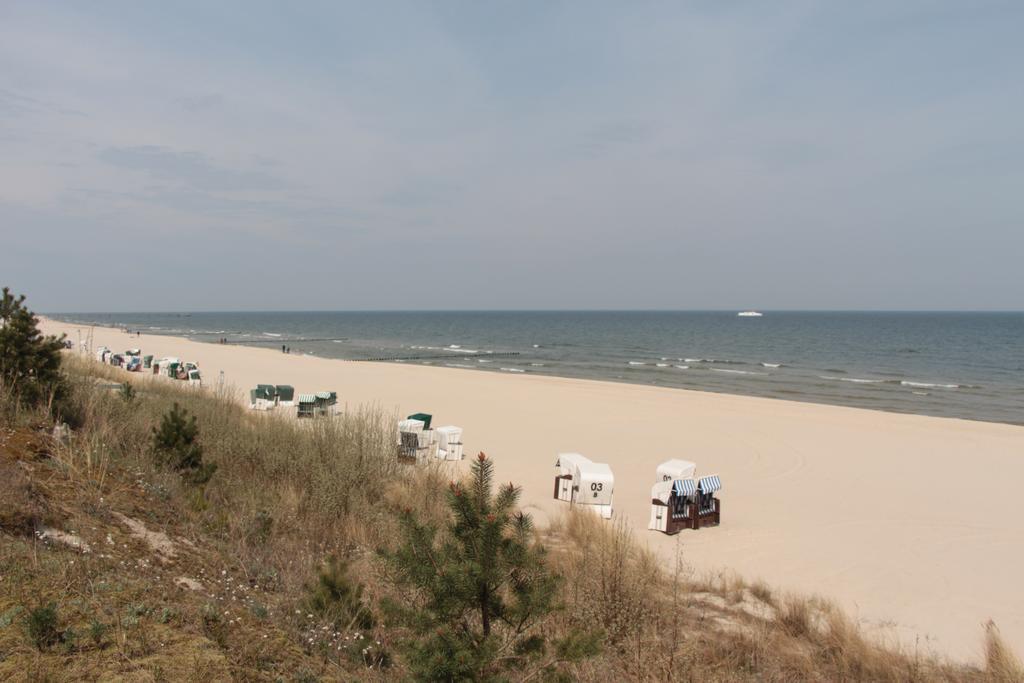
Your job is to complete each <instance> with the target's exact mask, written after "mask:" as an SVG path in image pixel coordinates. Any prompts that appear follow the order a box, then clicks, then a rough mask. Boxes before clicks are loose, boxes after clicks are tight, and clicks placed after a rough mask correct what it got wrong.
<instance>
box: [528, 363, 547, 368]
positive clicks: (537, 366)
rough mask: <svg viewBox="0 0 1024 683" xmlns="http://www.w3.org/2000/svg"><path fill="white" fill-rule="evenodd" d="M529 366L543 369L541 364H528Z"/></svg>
mask: <svg viewBox="0 0 1024 683" xmlns="http://www.w3.org/2000/svg"><path fill="white" fill-rule="evenodd" d="M530 365H532V366H533V367H535V368H542V367H544V364H543V363H530Z"/></svg>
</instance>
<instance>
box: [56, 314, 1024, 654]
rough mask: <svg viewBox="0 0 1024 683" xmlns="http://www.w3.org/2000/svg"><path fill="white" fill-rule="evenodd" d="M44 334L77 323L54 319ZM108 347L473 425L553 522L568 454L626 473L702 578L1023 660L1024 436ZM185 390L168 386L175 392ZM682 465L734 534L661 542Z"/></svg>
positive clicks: (810, 410) (754, 405)
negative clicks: (666, 477) (707, 487)
mask: <svg viewBox="0 0 1024 683" xmlns="http://www.w3.org/2000/svg"><path fill="white" fill-rule="evenodd" d="M43 328H44V330H45V331H46V332H47V333H55V332H67V333H68V335H69V337H70V338H71V339H72V340H73V341H75V342H77V340H78V338H79V337H78V330H80V329H82V330H83V335H84V334H85V329H84V328H79V327H77V326H74V325H68V324H63V323H55V322H51V321H45V320H44V321H43ZM94 335H95V336H94V343H95V344H96V345H100V344H106V345H108V346H110V347H112V348H114V349H115V350H123V349H124V348H127V347H134V346H139V347H141V348H142V349H143V351H144V352H145V353H147V354H148V353H152V354H155V355H156V356H157V357H160V356H163V355H175V356H179V357H181V358H182V359H183V360H192V361H195V362H198V363H199V366H200V367H201V368H202V369H203V371H204V378H205V381H206V382H207V383H211V384H212V383H213V382H215V381H216V378H217V376H218V373H219V372H220V371H223V372H224V374H225V378H226V381H227V382H228V383H229V384H232V385H234V386H235V387H237V388H238V389H239V398H240V400H241V397H242V391H241V390H242V389H246V390H247V389H248V388H250V387H252V386H254V385H255V384H256V383H257V382H265V383H275V384H291V385H293V386H295V388H296V390H297V391H299V392H311V391H318V390H335V391H337V392H338V394H339V397H340V400H341V401H343V402H348V403H349V404H360V403H377V404H379V405H382V406H384V407H385V408H387V409H389V410H390V409H394V411H395V412H396V413H400V414H402V415H405V414H407V413H410V412H413V411H421V410H422V411H426V412H430V413H433V414H434V416H435V420H436V421H437V424H438V425H441V424H458V425H460V426H462V427H464V428H465V430H466V432H465V437H464V441H465V442H466V449H467V453H469V452H473V453H475V452H476V451H478V450H484V451H486V452H487V453H488V454H489V455H491V456H492V457H493V458H494V459H495V462H496V463H497V470H498V476H499V478H500V479H503V480H504V479H509V480H513V481H516V482H517V483H521V484H522V485H523V486H524V489H525V494H524V501H525V502H526V503H527V504H529V505H530V506H531V507H533V508H535V510H536V512H537V513H538V514H537V516H538V517H541V518H542V517H544V516H545V515H546V514H549V513H551V512H554V511H557V510H559V509H560V507H559V506H560V505H564V504H559V503H557V502H555V501H552V500H551V491H552V478H553V476H554V470H553V463H554V461H555V458H556V454H557V453H558V452H559V451H579V452H581V453H584V454H586V455H587V456H588V457H590V458H591V459H592V460H595V461H598V462H607V463H609V464H610V465H611V466H612V469H613V470H614V472H615V476H616V482H615V514H616V516H617V517H623V518H625V519H627V520H628V521H629V523H630V524H632V526H633V528H634V529H635V534H636V536H637V537H638V538H639V539H640V541H641V542H644V543H648V544H650V546H651V547H652V548H653V549H655V550H656V551H658V552H659V553H662V554H663V555H664V556H665V557H666V558H668V557H671V555H672V553H673V552H674V549H675V546H676V543H677V541H680V542H681V543H682V548H683V552H684V554H685V557H686V559H687V561H688V562H689V563H690V564H691V565H693V567H695V568H696V569H697V570H716V569H719V568H728V569H731V570H735V571H737V572H739V573H741V574H742V575H744V576H745V577H747V578H750V579H754V578H758V577H760V578H764V579H765V580H766V581H768V582H769V583H770V584H772V585H775V586H778V587H782V588H789V589H794V590H799V591H801V592H816V593H821V594H823V595H826V596H827V597H830V598H833V599H836V600H838V601H839V602H840V603H841V604H843V605H844V606H845V607H846V608H847V609H849V610H851V612H853V613H854V614H855V615H857V616H858V617H860V619H861V620H862V621H863V622H864V623H865V624H866V625H867V626H868V627H869V628H873V629H876V628H877V629H878V630H879V632H880V633H882V634H884V635H886V636H887V637H898V638H900V639H901V640H902V641H903V642H904V643H908V644H909V646H910V647H913V646H914V643H915V640H916V639H918V638H920V641H919V642H918V646H919V647H921V648H922V649H934V650H936V651H938V652H941V653H947V654H949V655H952V656H954V657H957V658H970V659H977V658H978V657H979V655H980V648H981V636H982V628H981V624H982V623H983V622H984V621H985V620H987V619H989V618H992V619H994V620H995V621H996V623H997V624H998V625H999V626H1000V628H1001V630H1002V632H1003V635H1004V636H1005V637H1006V638H1007V640H1008V641H1009V642H1010V644H1011V645H1013V646H1014V647H1015V648H1016V649H1017V651H1018V652H1020V651H1024V590H1022V589H1021V580H1022V577H1024V496H1022V495H1021V487H1022V485H1024V427H1018V426H1010V425H1001V424H990V423H981V422H968V421H962V420H951V419H944V418H934V417H921V416H913V415H898V414H890V413H882V412H875V411H868V410H860V409H854V408H840V407H832V406H824V405H814V404H806V403H795V402H789V401H779V400H774V399H761V398H750V397H740V396H728V395H721V394H712V393H702V392H694V391H685V390H680V389H666V388H656V387H646V386H634V385H627V384H618V383H610V382H597V381H583V380H575V379H561V378H552V377H540V376H529V375H512V374H503V373H502V374H499V373H490V372H477V371H469V370H454V369H448V368H436V367H425V366H413V365H399V364H376V363H353V362H341V361H337V360H327V359H321V358H315V357H309V356H297V355H290V356H286V355H283V354H281V353H280V351H277V350H268V349H253V348H240V347H234V346H227V347H225V346H219V345H213V344H201V343H196V342H190V341H187V340H184V339H179V338H174V337H160V336H153V335H143V336H142V338H141V339H136V338H135V337H132V338H131V339H130V340H129V337H128V336H127V335H125V334H124V333H122V332H120V331H117V330H111V329H105V328H95V333H94ZM167 381H170V380H167ZM672 457H681V458H685V459H689V460H693V461H695V462H697V464H698V474H711V473H716V472H717V473H718V474H720V475H721V477H722V480H723V485H724V490H723V492H722V500H723V524H722V526H721V527H719V528H713V529H705V530H701V531H699V532H683V533H682V534H680V535H679V536H677V537H674V538H669V537H667V536H664V535H662V534H659V533H656V532H652V531H647V530H646V526H647V520H648V512H649V501H650V498H649V495H650V487H651V484H652V483H653V481H654V469H655V466H656V465H657V464H658V463H659V462H661V461H663V460H665V459H668V458H672Z"/></svg>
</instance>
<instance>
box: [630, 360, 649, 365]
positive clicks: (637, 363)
mask: <svg viewBox="0 0 1024 683" xmlns="http://www.w3.org/2000/svg"><path fill="white" fill-rule="evenodd" d="M629 364H630V365H647V363H645V362H643V361H642V360H631V361H629Z"/></svg>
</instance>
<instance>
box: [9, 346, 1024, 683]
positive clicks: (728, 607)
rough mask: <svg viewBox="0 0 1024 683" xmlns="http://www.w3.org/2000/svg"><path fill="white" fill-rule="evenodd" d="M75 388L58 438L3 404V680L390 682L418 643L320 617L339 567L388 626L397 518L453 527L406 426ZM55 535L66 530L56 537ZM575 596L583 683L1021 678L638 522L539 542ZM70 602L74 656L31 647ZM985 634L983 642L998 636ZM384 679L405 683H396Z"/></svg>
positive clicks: (556, 624) (997, 659)
mask: <svg viewBox="0 0 1024 683" xmlns="http://www.w3.org/2000/svg"><path fill="white" fill-rule="evenodd" d="M69 360H70V363H69V366H70V371H71V375H72V378H73V382H72V385H73V387H72V388H73V391H72V396H71V399H70V401H69V403H68V406H69V408H68V410H67V414H66V419H68V421H69V422H70V423H71V426H72V429H71V430H70V432H69V433H68V435H67V436H66V437H61V438H54V437H53V436H52V435H51V434H50V432H51V429H52V425H51V424H50V423H49V422H48V421H47V419H46V418H45V417H44V416H43V415H42V414H41V413H38V412H24V411H20V410H18V409H15V408H14V407H13V406H12V405H11V404H10V402H9V401H5V402H4V405H3V410H2V411H0V412H2V414H3V424H4V431H3V438H2V440H0V454H2V457H0V466H2V467H4V473H5V474H6V475H7V476H4V477H3V481H4V484H3V485H4V486H5V489H4V491H5V492H8V493H9V496H8V497H7V500H6V501H5V512H4V516H3V517H2V520H3V524H2V531H0V533H2V535H0V541H2V542H0V575H2V579H3V580H2V581H0V653H2V654H0V678H4V679H12V680H72V679H74V680H81V679H85V680H96V679H100V678H105V679H120V680H188V679H199V678H203V679H208V680H227V679H229V678H231V679H243V680H316V679H319V678H323V679H328V680H333V679H342V680H345V679H351V678H354V677H357V678H361V679H375V678H381V679H385V678H386V679H392V678H395V677H402V676H403V675H404V673H403V672H404V669H403V665H402V663H401V660H400V659H399V658H396V657H395V656H394V651H395V644H396V642H397V641H398V640H400V639H401V638H402V635H403V633H402V631H401V629H400V628H397V627H392V626H390V625H388V624H387V623H384V622H380V621H379V622H378V624H377V625H376V626H375V627H374V628H373V629H372V631H370V632H357V631H356V630H346V629H344V628H341V629H339V628H338V627H336V626H334V625H331V624H329V623H327V622H326V621H325V620H324V619H323V618H321V615H318V614H313V613H311V612H310V611H308V607H307V605H308V595H309V586H310V585H311V584H312V583H315V580H316V576H317V572H318V571H319V570H320V568H321V567H322V566H323V563H324V561H325V560H326V559H327V558H329V557H332V556H335V557H340V558H344V560H345V561H346V563H347V570H346V571H347V573H348V577H349V579H350V580H351V581H353V582H356V583H358V584H362V585H363V586H364V588H365V592H364V595H365V598H366V600H367V604H368V605H370V606H371V608H373V607H374V606H375V605H377V604H379V602H380V601H381V600H382V599H383V598H386V597H391V598H399V599H400V598H402V595H401V594H400V593H397V592H396V589H395V587H394V585H393V584H392V583H391V582H390V581H389V579H388V573H387V570H386V568H385V567H384V566H382V564H381V561H380V559H379V557H378V556H377V554H376V552H375V551H376V550H377V549H378V548H380V547H386V546H388V545H389V544H392V543H393V542H394V540H395V537H396V522H395V515H394V514H393V513H394V511H395V509H397V508H400V507H405V506H413V507H415V508H416V509H417V511H418V513H419V514H421V515H423V516H425V517H426V518H432V519H435V520H441V519H443V517H444V515H445V514H446V511H445V508H444V505H443V496H442V495H440V493H441V491H443V489H444V486H445V485H446V483H447V481H448V480H449V479H450V478H451V476H453V473H452V472H451V471H448V470H445V469H444V468H443V467H441V466H433V467H424V468H408V467H401V466H399V465H398V464H397V463H396V459H395V457H394V452H393V446H392V440H393V434H392V428H391V425H392V424H393V418H394V416H393V415H390V414H388V413H387V412H385V411H383V410H381V409H379V408H373V407H370V408H365V409H358V408H357V409H352V410H350V411H349V412H348V413H347V414H346V415H345V416H343V417H340V418H337V419H332V420H319V421H315V422H306V423H297V422H295V421H293V420H285V419H281V418H279V417H274V416H272V415H271V416H268V415H254V414H251V413H249V412H248V411H245V410H244V409H243V408H241V407H240V406H239V405H237V404H236V403H234V402H232V401H229V400H225V398H224V397H223V396H217V395H215V394H214V393H213V392H206V391H194V390H190V389H188V388H185V387H182V386H181V385H178V384H176V383H170V382H168V383H145V384H144V385H139V387H138V390H137V394H136V397H135V398H134V399H133V400H132V401H130V402H126V401H125V400H124V399H123V398H122V397H121V396H120V395H119V394H118V392H116V391H114V390H111V389H110V388H107V387H109V386H110V385H111V384H113V383H114V382H117V381H123V380H124V379H125V375H124V373H122V372H120V371H118V370H114V369H111V368H108V367H103V366H99V365H97V364H94V363H89V362H82V361H77V360H73V359H69ZM175 402H177V403H179V404H181V405H182V406H184V407H185V408H186V409H187V410H188V411H189V412H190V413H191V414H194V415H196V416H198V418H199V424H200V430H201V432H200V433H201V441H202V444H203V447H204V453H205V457H206V458H207V459H209V460H210V461H212V462H215V463H216V464H217V465H218V469H217V472H216V475H215V476H214V478H213V479H212V480H211V481H210V482H209V484H207V485H206V486H205V487H204V488H196V487H194V486H189V485H186V484H184V483H183V482H182V479H181V478H180V477H178V476H177V475H175V474H173V473H172V472H169V471H167V470H165V469H163V468H161V467H159V466H157V465H156V464H155V462H154V461H153V459H152V457H151V453H150V445H149V444H150V433H151V429H152V427H153V426H154V425H155V424H156V423H157V421H158V420H159V417H160V416H161V415H162V414H164V413H165V412H166V411H167V410H168V409H169V407H170V406H171V405H172V404H173V403H175ZM43 530H53V531H56V532H60V533H59V534H57V535H49V536H45V537H44V534H42V533H41V532H42V531H43ZM537 534H538V540H540V541H542V542H543V543H545V544H546V545H547V546H548V547H549V549H550V551H551V552H550V557H551V561H552V563H553V565H554V566H555V568H556V569H557V570H558V571H559V572H560V573H561V574H562V575H563V576H564V577H565V590H564V594H563V598H562V599H563V603H564V605H563V609H561V610H560V611H559V612H557V613H556V614H555V615H554V616H553V617H551V618H550V619H549V621H548V622H547V623H546V624H545V629H547V630H549V631H550V632H552V633H563V632H569V631H572V630H573V629H579V628H589V627H593V626H595V625H597V626H600V628H601V629H602V630H603V632H604V633H605V636H606V637H605V643H604V647H603V650H602V653H601V654H600V655H598V656H597V657H596V658H593V659H591V660H588V661H586V662H585V663H583V664H579V665H576V666H575V667H574V668H573V669H571V671H570V672H569V673H570V675H571V676H572V677H574V678H577V679H579V680H594V681H598V680H650V681H654V680H659V681H661V680H697V679H702V680H737V681H740V680H774V681H788V680H822V681H825V680H865V681H867V680H872V681H906V680H919V681H925V680H929V681H930V680H948V681H954V680H956V681H960V680H976V681H1012V680H1020V677H1021V668H1020V665H1019V663H1018V662H1017V661H1016V660H1015V658H1014V656H1013V654H1012V653H1011V652H1010V651H1009V649H1008V648H1007V647H1006V646H1005V645H1004V644H1003V643H1002V641H1001V640H1000V639H999V636H998V632H997V631H996V629H995V628H994V627H992V628H990V629H989V630H988V632H987V634H986V637H987V639H988V641H987V642H988V644H987V653H988V659H987V661H986V663H985V665H984V666H983V667H973V666H967V665H961V664H954V663H951V662H945V661H941V660H938V659H936V658H934V657H932V656H930V655H927V654H923V653H914V652H905V651H904V652H901V651H898V650H896V649H893V648H891V647H890V648H887V647H883V646H881V645H880V644H878V643H877V642H875V641H873V640H872V639H870V638H866V637H865V636H864V635H863V633H862V632H861V630H860V629H859V627H858V626H857V625H856V623H854V622H853V621H851V620H850V619H849V618H848V617H847V616H845V615H844V614H843V613H842V612H841V611H840V610H839V609H838V608H836V607H835V606H833V605H831V604H830V603H828V602H827V601H825V600H822V599H818V598H808V597H803V596H794V595H788V594H781V593H779V592H777V591H774V590H773V589H772V588H771V587H769V586H767V585H766V584H764V583H756V584H753V585H748V584H747V583H746V582H744V581H743V580H742V579H741V578H739V577H737V576H735V575H732V574H717V575H704V574H700V573H698V572H695V571H694V570H692V569H691V568H689V567H688V564H687V562H686V558H685V556H684V555H683V553H682V552H681V551H680V552H678V553H677V561H676V562H675V563H673V565H672V566H666V565H665V564H664V563H663V562H661V561H660V560H659V559H658V556H656V555H654V554H652V553H651V552H649V551H648V550H646V549H644V548H642V547H640V545H639V544H638V543H637V539H636V538H634V537H633V532H632V531H631V529H630V528H629V526H628V525H626V524H623V523H621V522H616V523H612V524H608V523H602V522H600V521H599V520H597V519H596V518H594V517H592V516H590V515H586V514H567V515H564V516H563V517H561V518H559V519H558V520H556V522H555V523H553V524H552V525H551V526H550V528H548V529H544V530H541V531H538V532H537ZM49 604H53V605H54V606H55V608H56V612H57V615H59V616H58V623H57V624H56V625H55V628H56V629H58V631H57V632H58V633H59V635H60V638H59V644H58V645H55V646H54V647H52V648H50V649H47V650H45V651H40V650H39V649H37V648H35V647H33V646H32V644H31V641H30V640H29V638H28V637H27V635H26V631H25V629H24V623H25V619H26V615H28V614H36V610H39V609H40V608H41V607H42V606H45V605H49ZM981 635H982V634H981V632H980V631H979V638H980V637H981ZM382 661H383V662H384V663H386V664H388V665H389V668H387V669H386V670H384V671H382V670H381V669H380V666H381V663H382Z"/></svg>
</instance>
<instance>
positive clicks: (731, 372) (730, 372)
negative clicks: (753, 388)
mask: <svg viewBox="0 0 1024 683" xmlns="http://www.w3.org/2000/svg"><path fill="white" fill-rule="evenodd" d="M711 371H712V372H728V373H729V374H732V375H765V374H767V373H765V372H751V371H749V370H727V369H726V368H711Z"/></svg>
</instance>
